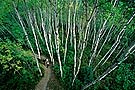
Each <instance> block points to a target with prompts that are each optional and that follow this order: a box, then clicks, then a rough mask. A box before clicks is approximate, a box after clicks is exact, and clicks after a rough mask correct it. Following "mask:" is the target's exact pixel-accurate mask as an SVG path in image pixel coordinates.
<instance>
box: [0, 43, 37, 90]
mask: <svg viewBox="0 0 135 90" xmlns="http://www.w3.org/2000/svg"><path fill="white" fill-rule="evenodd" d="M0 73H1V74H0V81H1V82H0V90H30V89H34V86H35V84H36V83H37V81H38V80H39V74H38V69H37V66H36V62H35V61H34V59H33V57H32V53H31V52H30V51H24V50H23V49H22V47H21V46H20V45H16V44H14V43H11V42H10V41H8V42H0Z"/></svg>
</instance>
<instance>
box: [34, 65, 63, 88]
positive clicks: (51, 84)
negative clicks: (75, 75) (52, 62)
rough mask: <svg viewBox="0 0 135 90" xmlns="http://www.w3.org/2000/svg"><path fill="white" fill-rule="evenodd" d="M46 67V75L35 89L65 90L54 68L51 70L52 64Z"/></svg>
mask: <svg viewBox="0 0 135 90" xmlns="http://www.w3.org/2000/svg"><path fill="white" fill-rule="evenodd" d="M43 68H44V73H45V75H44V77H42V79H41V80H40V82H39V83H38V84H37V86H36V89H35V90H64V89H63V88H62V87H61V85H60V83H59V81H58V80H57V79H56V77H55V75H54V72H53V70H51V66H49V67H48V68H46V67H45V66H44V67H43Z"/></svg>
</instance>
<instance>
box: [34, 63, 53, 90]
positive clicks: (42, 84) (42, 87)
mask: <svg viewBox="0 0 135 90" xmlns="http://www.w3.org/2000/svg"><path fill="white" fill-rule="evenodd" d="M43 69H44V73H45V75H44V77H43V78H42V79H41V80H40V82H39V83H38V84H37V86H36V88H35V90H46V87H47V83H48V81H49V79H50V77H51V69H50V67H48V68H46V66H43Z"/></svg>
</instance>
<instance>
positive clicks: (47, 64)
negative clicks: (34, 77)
mask: <svg viewBox="0 0 135 90" xmlns="http://www.w3.org/2000/svg"><path fill="white" fill-rule="evenodd" d="M46 67H47V68H48V67H49V61H48V59H46Z"/></svg>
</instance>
